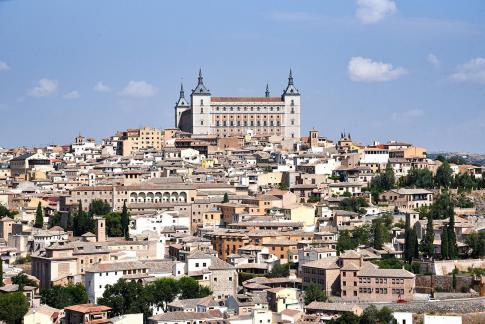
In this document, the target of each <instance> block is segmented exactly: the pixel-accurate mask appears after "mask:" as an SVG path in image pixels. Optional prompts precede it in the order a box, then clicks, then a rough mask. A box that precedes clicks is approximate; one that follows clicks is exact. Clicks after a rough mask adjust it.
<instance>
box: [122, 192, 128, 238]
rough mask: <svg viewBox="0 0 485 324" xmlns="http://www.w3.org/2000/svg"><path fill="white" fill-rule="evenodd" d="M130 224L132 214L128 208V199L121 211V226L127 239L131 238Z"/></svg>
mask: <svg viewBox="0 0 485 324" xmlns="http://www.w3.org/2000/svg"><path fill="white" fill-rule="evenodd" d="M129 225H130V214H129V213H128V208H127V207H126V201H125V202H123V209H122V211H121V227H122V228H123V234H124V236H125V239H126V240H127V239H129V238H130V232H129V229H128V226H129Z"/></svg>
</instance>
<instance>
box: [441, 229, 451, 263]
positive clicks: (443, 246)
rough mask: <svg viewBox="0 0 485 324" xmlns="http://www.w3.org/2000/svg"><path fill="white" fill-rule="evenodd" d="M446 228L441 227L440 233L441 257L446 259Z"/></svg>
mask: <svg viewBox="0 0 485 324" xmlns="http://www.w3.org/2000/svg"><path fill="white" fill-rule="evenodd" d="M448 247H449V243H448V228H447V227H446V226H445V227H443V233H442V234H441V258H442V259H443V260H447V259H448V258H449V257H450V256H449V253H448Z"/></svg>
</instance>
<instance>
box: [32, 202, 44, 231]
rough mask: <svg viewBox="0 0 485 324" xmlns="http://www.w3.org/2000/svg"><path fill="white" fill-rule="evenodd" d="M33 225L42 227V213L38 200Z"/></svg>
mask: <svg viewBox="0 0 485 324" xmlns="http://www.w3.org/2000/svg"><path fill="white" fill-rule="evenodd" d="M34 227H37V228H42V227H44V213H43V212H42V205H41V203H40V201H39V204H38V205H37V210H36V211H35V223H34Z"/></svg>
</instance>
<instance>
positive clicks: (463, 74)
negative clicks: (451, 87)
mask: <svg viewBox="0 0 485 324" xmlns="http://www.w3.org/2000/svg"><path fill="white" fill-rule="evenodd" d="M450 77H451V79H452V80H455V81H460V82H479V83H485V58H483V57H477V58H474V59H472V60H470V61H468V62H466V63H465V64H462V65H459V66H458V68H457V69H456V72H455V73H453V74H452V75H451V76H450Z"/></svg>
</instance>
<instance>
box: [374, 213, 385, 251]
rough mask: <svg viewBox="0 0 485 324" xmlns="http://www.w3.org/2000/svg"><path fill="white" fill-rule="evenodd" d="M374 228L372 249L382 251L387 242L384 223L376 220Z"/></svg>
mask: <svg viewBox="0 0 485 324" xmlns="http://www.w3.org/2000/svg"><path fill="white" fill-rule="evenodd" d="M373 223H374V224H373V226H372V233H373V234H372V247H373V248H374V249H377V250H381V249H382V246H383V245H384V240H385V236H386V233H385V227H384V224H383V223H382V221H380V220H376V221H375V222H373Z"/></svg>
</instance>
